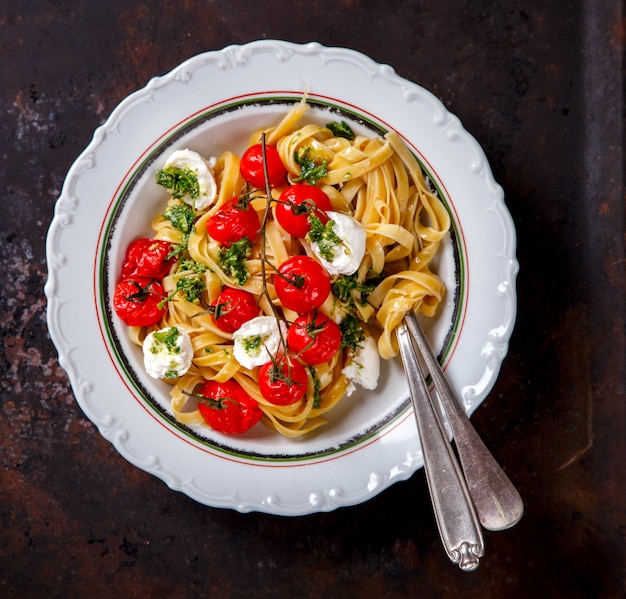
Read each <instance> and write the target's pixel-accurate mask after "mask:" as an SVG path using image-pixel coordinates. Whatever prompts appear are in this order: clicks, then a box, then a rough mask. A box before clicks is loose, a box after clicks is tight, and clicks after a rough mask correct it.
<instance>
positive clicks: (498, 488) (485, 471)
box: [405, 312, 524, 530]
mask: <svg viewBox="0 0 626 599" xmlns="http://www.w3.org/2000/svg"><path fill="white" fill-rule="evenodd" d="M405 322H406V324H407V326H408V329H409V332H410V334H411V336H412V337H413V339H414V340H415V342H416V344H417V347H418V348H419V350H420V353H421V354H422V357H423V358H424V362H425V364H426V367H427V368H428V370H429V372H430V376H431V377H432V379H433V382H434V384H435V389H436V391H437V395H438V396H439V399H440V401H441V406H442V407H443V410H444V413H445V416H446V417H447V420H448V423H449V424H450V428H451V430H452V435H453V436H454V442H455V445H456V448H457V452H458V454H459V458H460V460H461V466H462V468H463V472H464V473H465V478H466V480H467V485H468V488H469V492H470V495H471V497H472V501H473V502H474V506H475V508H476V512H477V513H478V517H479V520H480V523H481V524H482V525H483V526H484V527H485V528H486V529H487V530H505V529H507V528H510V527H511V526H513V525H514V524H517V522H519V520H520V518H521V517H522V514H523V513H524V503H523V502H522V498H521V497H520V495H519V493H518V491H517V489H516V488H515V487H514V486H513V483H512V482H511V481H510V480H509V478H508V476H507V475H506V474H505V473H504V471H503V470H502V468H501V467H500V466H499V465H498V463H497V462H496V460H495V458H494V457H493V455H492V454H491V453H490V452H489V450H488V449H487V447H486V446H485V444H484V443H483V441H482V439H481V438H480V437H479V435H478V433H477V432H476V430H475V429H474V427H473V426H472V424H471V422H470V420H469V418H468V416H467V413H466V412H465V410H464V409H463V406H462V405H461V402H460V400H459V399H458V397H457V396H456V394H455V393H454V391H453V389H452V387H451V386H450V384H449V383H448V381H447V379H446V377H445V376H444V374H443V372H442V370H441V367H440V366H439V362H438V361H437V358H436V357H435V355H434V353H433V352H432V350H431V348H430V345H429V343H428V340H427V339H426V335H425V334H424V332H423V331H422V328H421V326H420V325H419V322H418V320H417V317H416V316H415V314H414V313H413V312H410V313H409V314H407V315H406V318H405Z"/></svg>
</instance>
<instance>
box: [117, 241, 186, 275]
mask: <svg viewBox="0 0 626 599" xmlns="http://www.w3.org/2000/svg"><path fill="white" fill-rule="evenodd" d="M173 248H174V244H172V243H170V242H169V241H163V240H161V239H147V238H142V239H137V240H136V241H133V242H132V243H131V244H130V245H129V246H128V249H127V250H126V257H125V259H124V263H123V264H122V279H130V278H131V277H147V278H149V279H162V278H163V277H164V276H166V275H167V274H168V273H169V272H170V269H171V268H172V265H173V264H174V262H176V258H168V256H169V255H170V253H171V251H172V249H173Z"/></svg>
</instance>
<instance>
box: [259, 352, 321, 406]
mask: <svg viewBox="0 0 626 599" xmlns="http://www.w3.org/2000/svg"><path fill="white" fill-rule="evenodd" d="M308 384H309V378H308V376H307V373H306V370H305V368H304V366H302V364H300V362H298V360H296V358H294V357H293V356H291V357H288V358H287V357H285V354H279V355H278V356H277V357H276V359H275V360H273V361H272V362H268V363H267V364H264V365H263V366H261V370H260V371H259V390H260V391H261V395H262V396H263V397H264V398H265V399H267V401H269V402H270V403H273V404H274V405H276V406H288V405H290V404H292V403H296V402H297V401H298V400H300V399H302V398H303V397H304V394H305V393H306V390H307V387H308Z"/></svg>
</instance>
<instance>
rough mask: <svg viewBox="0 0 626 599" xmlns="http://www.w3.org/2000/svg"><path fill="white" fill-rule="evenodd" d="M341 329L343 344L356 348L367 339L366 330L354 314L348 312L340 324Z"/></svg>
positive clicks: (342, 345) (343, 345)
mask: <svg viewBox="0 0 626 599" xmlns="http://www.w3.org/2000/svg"><path fill="white" fill-rule="evenodd" d="M339 329H340V330H341V346H340V347H349V348H350V349H352V350H354V351H356V349H357V348H358V347H359V346H360V345H361V343H362V342H363V341H364V340H365V331H364V330H363V327H362V326H361V325H360V324H359V321H358V319H357V317H356V316H354V314H348V315H347V316H346V317H345V318H344V319H343V320H342V321H341V323H340V324H339Z"/></svg>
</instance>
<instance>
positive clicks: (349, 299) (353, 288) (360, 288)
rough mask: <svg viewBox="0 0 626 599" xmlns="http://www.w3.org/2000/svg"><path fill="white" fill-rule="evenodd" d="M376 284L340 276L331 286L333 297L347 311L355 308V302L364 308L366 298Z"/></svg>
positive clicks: (352, 276)
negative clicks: (344, 306) (342, 304)
mask: <svg viewBox="0 0 626 599" xmlns="http://www.w3.org/2000/svg"><path fill="white" fill-rule="evenodd" d="M376 285H377V282H376V281H373V282H372V283H361V282H360V281H359V280H358V279H357V275H356V274H354V275H341V276H339V277H337V279H336V280H335V281H334V282H333V284H332V291H333V295H334V296H335V297H336V298H337V299H338V300H339V301H340V302H342V303H344V304H346V306H347V307H348V309H350V310H353V309H354V308H356V302H357V301H359V303H360V304H361V305H362V306H364V305H365V304H366V303H367V296H368V295H369V294H370V293H372V291H374V289H375V288H376Z"/></svg>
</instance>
